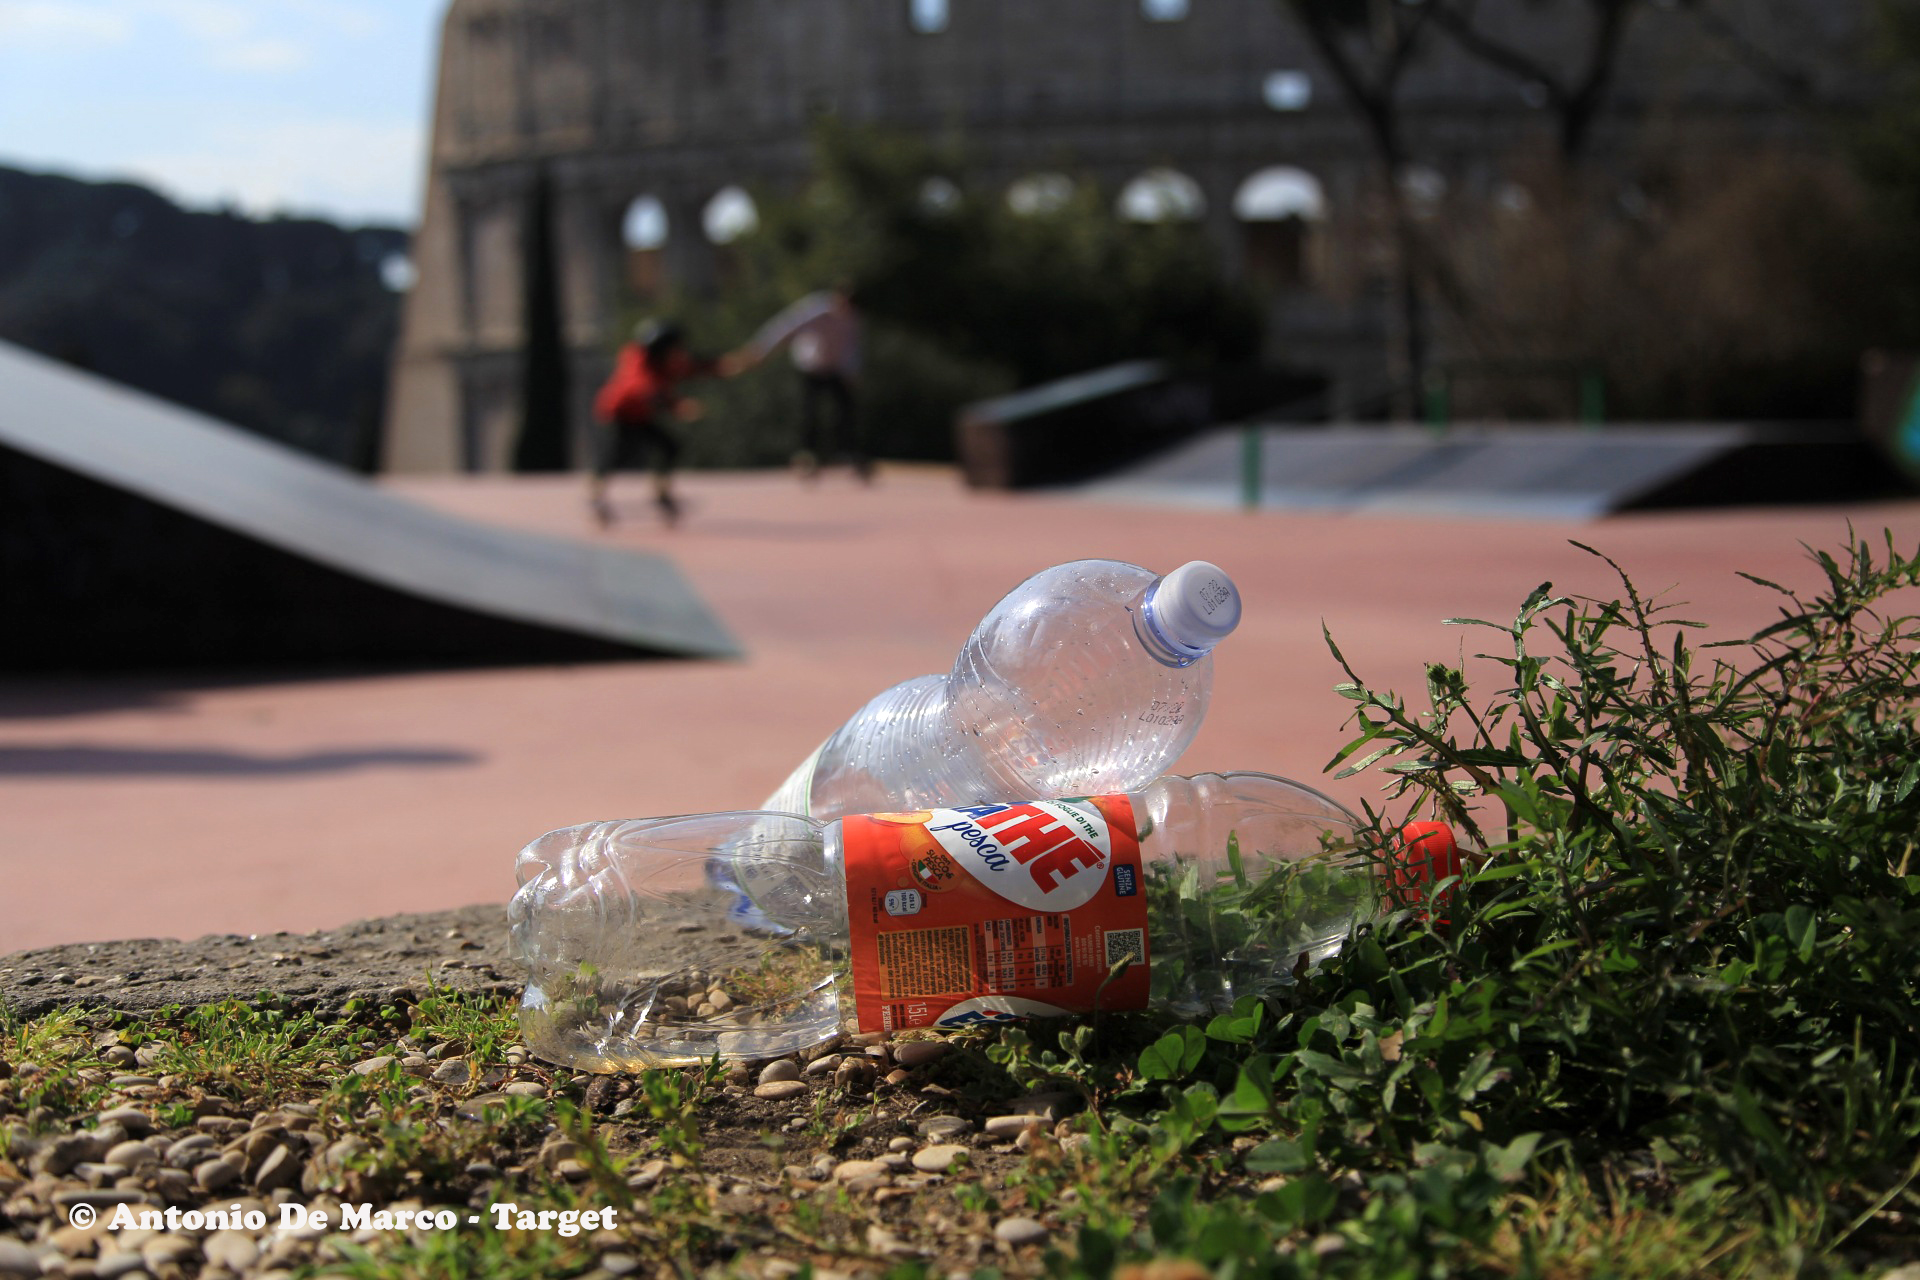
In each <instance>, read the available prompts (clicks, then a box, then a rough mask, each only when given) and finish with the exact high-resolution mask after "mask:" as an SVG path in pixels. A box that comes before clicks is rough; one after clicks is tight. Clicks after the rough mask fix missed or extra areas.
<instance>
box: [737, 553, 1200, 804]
mask: <svg viewBox="0 0 1920 1280" xmlns="http://www.w3.org/2000/svg"><path fill="white" fill-rule="evenodd" d="M1158 581H1160V579H1158V578H1157V577H1156V576H1155V575H1154V574H1153V573H1151V572H1150V571H1148V570H1146V569H1142V568H1140V567H1138V566H1136V565H1130V564H1123V563H1121V562H1119V561H1115V560H1077V561H1073V562H1071V563H1069V564H1063V565H1056V566H1055V567H1053V568H1051V569H1048V570H1045V571H1043V572H1041V573H1038V574H1035V575H1034V576H1033V577H1031V578H1029V579H1028V580H1027V581H1026V582H1024V583H1022V584H1021V585H1020V586H1019V587H1017V588H1016V589H1015V590H1014V591H1013V592H1011V593H1010V594H1009V595H1008V596H1007V597H1006V598H1005V599H1003V600H1002V601H1001V602H1000V603H999V604H998V605H996V606H995V607H994V609H993V610H992V611H991V612H990V613H989V614H988V615H987V616H986V618H984V619H983V620H982V621H981V623H980V625H979V626H978V627H976V628H975V629H974V631H973V633H972V635H971V636H969V637H968V639H967V642H966V644H965V646H963V648H962V649H961V651H960V654H959V656H958V658H957V659H956V660H955V662H954V665H953V669H952V670H951V671H950V672H949V673H947V674H946V675H944V676H939V675H928V676H921V677H918V678H916V679H913V680H908V681H906V682H904V683H902V684H899V685H896V686H894V687H893V688H891V689H888V690H887V691H886V692H884V693H882V694H880V695H879V696H878V697H876V698H874V699H873V700H872V701H871V702H869V703H867V705H866V706H865V707H863V708H861V710H860V711H859V712H858V713H857V714H855V715H854V716H853V718H852V719H850V720H849V721H848V722H847V723H846V724H845V725H843V726H842V727H841V728H840V729H839V730H837V731H836V732H835V733H834V734H833V735H832V736H831V737H829V738H828V739H827V741H826V742H825V743H824V744H822V746H821V747H820V749H819V750H818V751H817V752H815V754H814V755H813V756H812V757H810V758H809V760H808V761H807V762H805V763H803V764H802V765H801V767H800V768H799V769H798V770H796V771H795V773H794V775H793V776H792V777H790V778H789V779H788V781H787V782H786V784H784V785H783V786H782V787H781V788H780V790H779V791H777V792H776V793H775V794H774V795H773V796H772V797H770V798H769V800H768V801H767V806H766V807H767V808H769V809H776V810H782V811H786V812H793V813H805V814H808V815H809V816H812V817H815V818H820V819H831V818H837V817H841V816H843V815H845V814H849V813H865V812H879V811H883V810H898V809H912V808H928V807H936V806H943V805H957V804H971V803H977V802H982V801H989V800H993V799H995V798H998V797H1005V796H1009V795H1012V796H1060V795H1090V794H1096V793H1100V794H1105V793H1114V792H1122V791H1129V790H1134V789H1137V788H1139V787H1143V786H1145V785H1146V784H1147V783H1148V782H1150V781H1151V780H1152V779H1153V778H1155V777H1157V776H1159V775H1160V774H1161V773H1162V772H1164V771H1165V770H1166V769H1167V768H1168V767H1170V766H1171V765H1172V764H1173V762H1174V761H1175V760H1177V759H1178V758H1179V757H1180V755H1181V754H1182V753H1183V752H1184V751H1185V750H1186V749H1187V746H1188V745H1189V744H1190V743H1191V742H1192V741H1193V736H1194V734H1195V733H1197V732H1198V731H1199V728H1200V722H1201V720H1202V719H1203V718H1204V716H1205V714H1206V707H1207V701H1208V698H1209V696H1210V695H1211V693H1212V683H1213V665H1212V658H1211V656H1210V655H1207V654H1203V655H1201V656H1198V657H1188V658H1180V657H1178V656H1176V655H1175V654H1173V653H1171V652H1170V651H1169V650H1168V649H1167V648H1166V647H1165V646H1164V645H1163V644H1161V643H1158V642H1157V641H1156V638H1155V636H1154V634H1153V631H1152V629H1151V627H1150V626H1149V625H1148V622H1149V620H1148V618H1147V615H1146V604H1147V601H1148V599H1149V593H1150V591H1151V589H1152V588H1153V587H1154V585H1155V583H1157V582H1158Z"/></svg>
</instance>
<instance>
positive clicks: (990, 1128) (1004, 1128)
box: [981, 1116, 1046, 1142]
mask: <svg viewBox="0 0 1920 1280" xmlns="http://www.w3.org/2000/svg"><path fill="white" fill-rule="evenodd" d="M1045 1123H1046V1117H1045V1116H995V1117H993V1118H992V1119H991V1120H989V1121H987V1122H986V1123H985V1124H984V1125H982V1126H981V1128H982V1129H983V1130H984V1131H985V1133H986V1135H987V1136H988V1137H989V1138H999V1139H1000V1140H1001V1141H1003V1142H1004V1141H1005V1140H1007V1139H1008V1138H1017V1137H1019V1136H1020V1135H1021V1134H1022V1133H1024V1132H1026V1130H1027V1127H1028V1126H1029V1125H1036V1124H1045Z"/></svg>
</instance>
